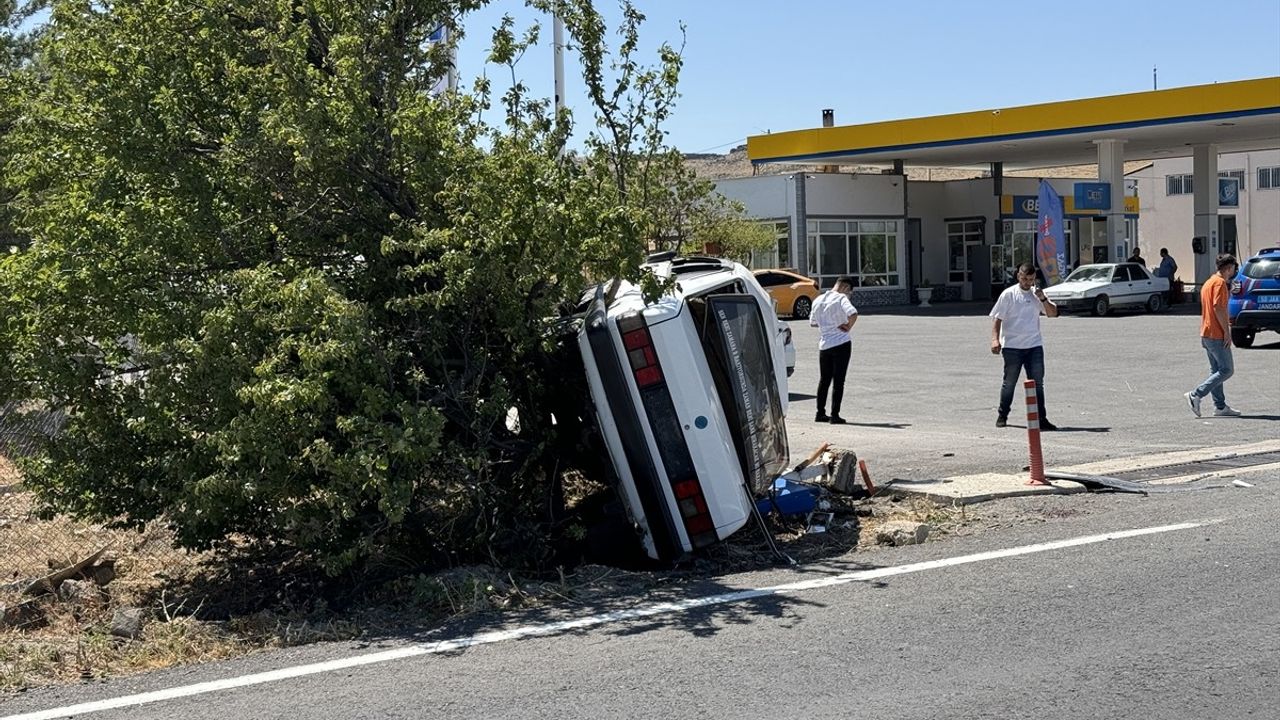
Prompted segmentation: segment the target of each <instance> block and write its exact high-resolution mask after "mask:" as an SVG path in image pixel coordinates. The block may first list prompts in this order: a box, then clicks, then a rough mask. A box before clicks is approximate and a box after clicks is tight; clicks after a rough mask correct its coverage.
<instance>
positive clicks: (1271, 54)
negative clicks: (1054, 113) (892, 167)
mask: <svg viewBox="0 0 1280 720" xmlns="http://www.w3.org/2000/svg"><path fill="white" fill-rule="evenodd" d="M635 5H636V6H637V7H638V8H639V9H640V10H641V11H642V12H643V13H644V14H645V15H646V16H647V18H648V20H647V22H646V23H645V25H644V27H643V28H642V30H641V37H642V39H643V41H644V48H645V49H646V51H647V52H646V54H645V55H644V58H645V59H646V61H648V60H649V59H651V58H654V57H655V56H654V53H653V50H654V49H655V48H656V47H657V46H658V45H660V44H661V43H662V42H664V41H666V42H669V43H671V44H673V45H678V44H679V42H680V23H681V22H683V23H684V24H685V25H686V26H687V27H688V30H687V39H686V43H687V44H686V46H685V52H684V58H685V66H684V72H683V74H682V76H681V83H680V88H681V92H682V94H683V97H682V98H681V99H680V102H679V105H678V106H677V108H676V112H675V116H674V117H673V118H672V119H671V121H670V122H669V123H668V124H667V126H666V127H667V129H668V130H669V132H670V138H671V142H672V144H673V145H674V146H676V147H678V148H679V149H681V150H683V151H685V152H704V151H713V152H725V151H727V150H728V149H729V148H731V147H732V146H733V145H736V144H738V143H741V142H743V141H744V140H745V138H746V137H747V136H748V135H757V134H762V133H764V132H766V131H773V132H779V131H783V130H795V129H799V128H805V127H816V126H818V125H821V110H822V108H828V107H829V108H834V109H835V116H836V123H837V124H839V125H845V124H856V123H863V122H874V121H877V120H892V119H897V118H907V117H919V116H924V115H936V114H942V113H951V112H963V111H967V110H979V109H983V108H989V107H1009V106H1014V105H1025V104H1030V103H1037V102H1048V101H1054V100H1069V99H1074V98H1085V97H1098V96H1103V95H1115V94H1119V93H1126V92H1136V91H1142V90H1150V89H1151V84H1152V78H1151V68H1152V66H1153V65H1154V66H1157V67H1158V68H1159V84H1160V87H1161V88H1170V87H1181V86H1186V85H1201V84H1206V83H1212V82H1225V81H1230V80H1244V79H1250V78H1258V77H1267V76H1277V75H1280V0H1232V1H1231V2H1216V3H1214V2H1206V1H1205V0H1166V1H1164V2H1157V1H1153V0H1109V1H1106V2H1100V1H1096V0H1069V1H1066V0H1057V1H1056V2H1035V1H1034V0H1032V1H1027V0H1021V1H1016V0H972V1H971V0H891V1H890V2H881V1H880V0H635ZM597 7H598V8H600V10H601V11H602V13H604V14H605V16H606V17H607V18H608V19H609V21H610V28H611V29H612V28H613V27H614V26H615V25H616V19H617V16H618V12H617V6H616V3H614V2H613V1H612V0H601V1H599V2H597ZM504 14H511V15H512V16H513V17H515V18H516V20H517V24H518V26H519V27H524V26H527V25H528V24H529V23H531V22H534V21H542V24H543V32H542V34H541V40H540V47H538V48H535V49H534V50H532V51H531V52H529V53H528V54H527V55H526V56H525V58H524V59H523V60H522V61H521V64H520V73H521V75H522V77H523V78H524V80H525V82H526V83H527V84H529V85H530V86H531V87H532V88H534V89H535V91H537V92H538V93H539V94H541V95H545V96H548V97H549V96H550V95H551V92H552V90H551V88H552V60H551V49H550V46H551V22H550V19H549V18H546V17H545V16H540V15H539V14H538V13H535V12H532V11H530V10H528V9H527V8H525V7H524V3H523V0H494V1H493V2H492V3H491V4H490V5H489V6H487V7H486V8H484V9H483V10H481V11H479V12H476V13H474V14H473V15H471V16H470V17H469V19H468V20H467V21H466V32H467V37H466V38H465V39H464V40H463V42H462V45H461V46H460V48H459V54H458V65H459V70H460V79H461V80H462V82H463V84H464V85H469V84H470V79H471V78H473V77H475V76H476V75H478V74H479V73H481V72H483V70H484V68H483V62H484V58H485V54H486V51H487V49H488V47H489V44H490V43H489V38H490V33H491V28H492V27H493V26H495V25H497V24H498V22H499V20H500V19H501V17H502V16H503V15H504ZM576 70H577V64H576V59H575V56H574V55H573V53H572V51H570V52H569V53H568V54H567V55H566V59H565V75H566V81H567V82H566V85H567V90H566V93H565V95H566V99H567V102H568V104H569V107H570V108H571V109H573V110H574V111H575V117H576V118H577V122H578V125H579V127H580V128H581V127H582V126H583V124H584V123H586V122H588V120H589V116H588V115H587V111H588V109H589V108H588V106H587V103H586V99H585V97H584V96H583V94H582V92H581V87H582V83H581V80H580V78H579V77H577V76H576V75H575V72H576ZM489 74H490V76H491V77H492V78H493V80H494V86H495V90H496V91H497V92H501V90H502V89H504V88H505V86H506V85H505V84H504V80H503V77H502V76H501V75H500V73H498V72H495V71H494V70H493V69H492V68H490V71H489ZM1277 101H1280V98H1277ZM494 119H496V118H494Z"/></svg>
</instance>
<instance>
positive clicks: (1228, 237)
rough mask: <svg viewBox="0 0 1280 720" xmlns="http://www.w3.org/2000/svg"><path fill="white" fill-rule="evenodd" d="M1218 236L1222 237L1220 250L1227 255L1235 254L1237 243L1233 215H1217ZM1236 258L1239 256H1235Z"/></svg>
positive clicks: (1234, 217)
mask: <svg viewBox="0 0 1280 720" xmlns="http://www.w3.org/2000/svg"><path fill="white" fill-rule="evenodd" d="M1218 237H1220V238H1222V252H1224V253H1227V254H1228V255H1235V254H1236V245H1237V242H1236V241H1237V236H1236V216H1235V215H1219V216H1218ZM1237 259H1239V256H1237Z"/></svg>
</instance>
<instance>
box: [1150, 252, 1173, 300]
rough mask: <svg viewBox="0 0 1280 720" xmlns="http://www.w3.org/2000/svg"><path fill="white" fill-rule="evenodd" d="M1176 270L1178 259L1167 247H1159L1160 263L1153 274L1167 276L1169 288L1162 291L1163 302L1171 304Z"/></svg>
mask: <svg viewBox="0 0 1280 720" xmlns="http://www.w3.org/2000/svg"><path fill="white" fill-rule="evenodd" d="M1176 272H1178V261H1176V260H1174V259H1173V256H1172V255H1170V254H1169V248H1160V265H1159V266H1157V267H1156V271H1155V276H1156V277H1162V278H1168V280H1169V289H1168V290H1165V291H1164V304H1165V305H1172V304H1173V276H1174V273H1176Z"/></svg>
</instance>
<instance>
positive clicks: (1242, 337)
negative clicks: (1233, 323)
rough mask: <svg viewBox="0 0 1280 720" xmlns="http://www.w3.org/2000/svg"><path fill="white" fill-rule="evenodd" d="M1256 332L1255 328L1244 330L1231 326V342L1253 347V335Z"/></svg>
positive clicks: (1243, 346)
mask: <svg viewBox="0 0 1280 720" xmlns="http://www.w3.org/2000/svg"><path fill="white" fill-rule="evenodd" d="M1255 334H1256V333H1254V331H1253V330H1251V329H1248V328H1246V329H1244V330H1240V329H1238V328H1231V343H1232V344H1233V345H1238V346H1239V347H1242V348H1247V347H1251V346H1252V345H1253V336H1254V335H1255Z"/></svg>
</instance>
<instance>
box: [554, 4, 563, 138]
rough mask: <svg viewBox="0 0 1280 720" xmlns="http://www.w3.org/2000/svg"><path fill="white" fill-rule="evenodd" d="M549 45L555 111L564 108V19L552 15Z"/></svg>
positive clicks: (557, 111)
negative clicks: (553, 72) (552, 52)
mask: <svg viewBox="0 0 1280 720" xmlns="http://www.w3.org/2000/svg"><path fill="white" fill-rule="evenodd" d="M551 45H552V47H553V50H554V55H555V79H556V113H557V114H558V113H559V112H560V111H561V110H563V109H564V20H561V19H560V16H559V15H554V16H553V17H552V20H551Z"/></svg>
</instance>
